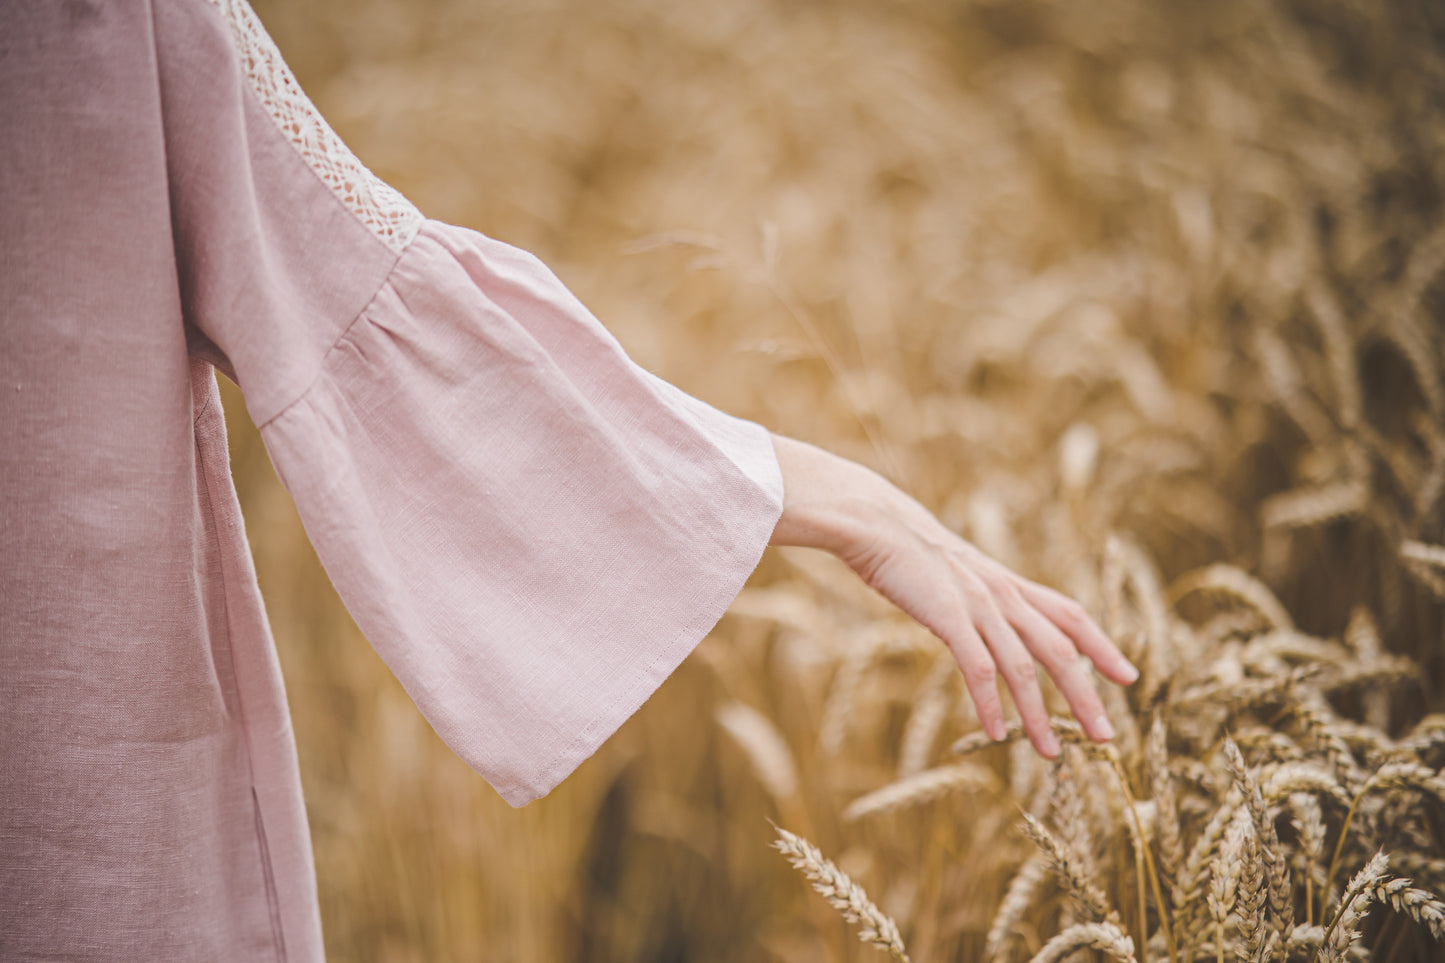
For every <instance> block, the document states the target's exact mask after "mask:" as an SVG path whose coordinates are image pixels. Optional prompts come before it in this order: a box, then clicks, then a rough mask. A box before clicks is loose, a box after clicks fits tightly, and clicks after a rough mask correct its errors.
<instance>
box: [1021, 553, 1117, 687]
mask: <svg viewBox="0 0 1445 963" xmlns="http://www.w3.org/2000/svg"><path fill="white" fill-rule="evenodd" d="M1016 581H1017V582H1018V588H1019V591H1020V592H1021V593H1022V594H1023V596H1024V598H1025V599H1026V600H1027V601H1028V602H1029V603H1030V604H1032V605H1033V606H1034V608H1036V609H1037V610H1038V611H1039V612H1042V613H1043V614H1044V616H1046V617H1047V618H1048V620H1049V621H1050V622H1052V623H1053V624H1054V625H1056V626H1058V628H1059V629H1060V630H1062V631H1063V633H1064V634H1065V635H1067V636H1068V637H1069V638H1070V639H1072V640H1073V642H1074V645H1075V646H1077V647H1078V651H1079V652H1082V653H1083V654H1084V655H1085V656H1087V657H1088V659H1089V661H1090V662H1092V663H1094V667H1095V668H1097V669H1098V670H1099V671H1100V672H1102V673H1103V674H1104V677H1105V678H1107V679H1109V680H1110V681H1111V682H1117V683H1118V684H1119V685H1129V684H1130V683H1131V682H1134V681H1136V680H1137V679H1138V678H1139V670H1138V669H1136V668H1135V667H1134V665H1133V663H1131V662H1130V661H1129V660H1128V659H1126V658H1125V657H1124V653H1123V652H1120V651H1119V648H1118V646H1116V645H1114V643H1113V642H1111V641H1110V640H1109V637H1108V636H1107V635H1105V634H1104V631H1103V630H1102V629H1100V628H1099V627H1098V626H1097V625H1096V624H1094V620H1093V619H1091V618H1089V614H1088V613H1087V612H1086V611H1084V607H1083V606H1082V605H1080V604H1079V603H1078V602H1075V601H1074V600H1073V599H1071V598H1069V597H1068V596H1066V595H1063V594H1062V593H1059V592H1055V591H1054V590H1053V589H1051V588H1046V587H1045V586H1042V585H1039V584H1037V583H1035V582H1030V581H1028V580H1027V579H1022V578H1019V579H1016Z"/></svg>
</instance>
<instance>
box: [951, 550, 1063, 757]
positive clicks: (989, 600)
mask: <svg viewBox="0 0 1445 963" xmlns="http://www.w3.org/2000/svg"><path fill="white" fill-rule="evenodd" d="M963 583H964V594H965V596H966V597H967V599H968V604H969V608H970V610H971V614H972V615H973V620H974V623H975V624H976V625H977V626H978V628H979V630H980V632H981V633H982V635H983V638H984V641H985V642H987V643H988V647H989V650H990V651H991V652H992V653H993V661H994V663H995V665H997V667H998V673H999V675H1001V676H1002V677H1003V680H1004V683H1005V684H1006V685H1008V687H1009V692H1010V694H1012V695H1013V700H1014V706H1015V707H1016V708H1017V709H1018V712H1019V719H1020V721H1021V722H1022V723H1023V727H1024V732H1026V733H1028V737H1029V741H1030V742H1032V743H1033V745H1034V748H1035V749H1037V750H1038V751H1039V753H1040V754H1041V755H1043V756H1046V757H1047V758H1050V759H1052V758H1053V757H1055V756H1057V755H1058V754H1059V739H1058V736H1056V735H1054V731H1053V728H1052V727H1051V726H1050V725H1049V712H1048V709H1047V708H1046V707H1045V705H1044V694H1043V691H1042V690H1041V689H1040V688H1039V679H1038V670H1037V669H1036V667H1035V665H1034V657H1033V656H1032V655H1031V654H1030V653H1029V650H1028V648H1027V647H1026V646H1025V645H1024V643H1023V641H1022V640H1021V639H1020V638H1019V635H1018V632H1016V631H1015V629H1014V626H1013V625H1012V624H1011V623H1010V621H1009V620H1008V619H1007V618H1006V617H1005V616H1004V613H1003V611H1002V610H1001V608H1000V604H999V603H1000V602H1006V600H1005V599H1002V598H1000V597H999V593H998V590H997V589H996V588H994V587H991V586H989V585H988V584H987V583H985V582H984V580H983V579H981V578H979V577H978V576H975V575H972V574H971V573H966V574H965V575H964V577H963Z"/></svg>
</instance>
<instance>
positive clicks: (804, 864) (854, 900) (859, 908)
mask: <svg viewBox="0 0 1445 963" xmlns="http://www.w3.org/2000/svg"><path fill="white" fill-rule="evenodd" d="M773 829H774V830H776V831H777V834H778V838H777V840H776V841H775V842H774V843H773V848H775V849H776V850H777V851H778V852H780V853H782V854H783V855H784V856H786V857H787V859H788V862H790V863H792V864H793V867H794V868H795V869H797V870H798V871H799V872H800V873H802V874H803V875H804V876H806V877H807V878H808V882H810V883H812V884H813V889H815V890H817V891H818V894H819V895H821V896H822V897H823V898H824V899H825V900H827V901H828V903H829V905H831V906H832V907H833V908H834V909H836V910H837V911H838V912H839V913H842V914H843V918H844V919H845V920H847V921H848V922H850V923H852V924H854V925H855V926H857V927H858V938H859V939H860V940H862V941H863V942H864V943H872V944H873V945H874V946H876V947H878V948H879V949H884V950H887V951H888V952H889V953H891V954H893V957H894V959H897V960H902V961H903V963H909V960H908V952H907V950H905V949H904V947H903V937H902V936H900V935H899V933H898V924H897V923H895V922H893V920H892V919H891V918H890V917H889V916H888V915H887V914H885V913H884V912H883V911H882V910H880V909H879V908H878V907H877V906H874V905H873V901H872V900H871V899H869V898H868V894H867V893H865V892H864V891H863V887H861V886H859V885H858V884H857V883H855V882H853V880H851V879H849V878H848V874H847V873H845V872H843V871H842V870H841V869H839V868H838V867H837V866H835V865H833V862H832V860H830V859H828V858H827V857H825V856H824V855H823V854H822V852H821V851H820V850H819V849H818V847H816V846H814V845H813V844H812V843H810V842H808V841H807V840H806V839H804V838H803V837H801V836H798V835H795V834H793V833H790V832H788V831H787V830H786V829H783V828H782V827H780V826H776V825H775V826H773Z"/></svg>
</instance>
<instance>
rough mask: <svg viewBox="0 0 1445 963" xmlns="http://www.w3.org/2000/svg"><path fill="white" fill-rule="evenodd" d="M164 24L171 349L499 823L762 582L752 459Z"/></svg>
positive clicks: (760, 436)
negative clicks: (218, 384)
mask: <svg viewBox="0 0 1445 963" xmlns="http://www.w3.org/2000/svg"><path fill="white" fill-rule="evenodd" d="M155 9H156V18H157V36H158V46H159V47H160V50H161V58H160V59H161V62H160V65H159V67H160V69H159V75H160V78H161V84H162V91H161V93H162V98H161V99H162V104H163V110H164V114H165V116H164V118H163V121H164V129H165V137H166V152H167V164H168V170H169V176H170V181H171V205H172V224H173V228H174V232H175V240H176V249H177V264H178V270H179V277H178V279H177V281H178V289H179V292H180V297H181V299H182V305H183V311H184V313H185V316H186V319H187V347H188V349H189V350H190V351H191V353H192V354H195V355H199V356H202V357H206V358H209V359H211V360H213V361H214V362H215V363H216V364H218V365H219V366H221V367H222V368H223V369H224V370H226V371H227V373H228V374H230V375H232V376H233V377H234V379H235V380H236V382H237V383H238V384H239V385H240V386H241V388H242V390H243V392H244V394H245V396H246V403H247V407H248V408H249V410H250V413H251V415H252V417H253V419H254V420H255V421H256V423H257V424H258V425H259V426H260V429H261V434H262V437H263V438H264V440H265V443H266V447H267V450H268V451H269V453H270V456H271V458H272V461H273V462H274V464H275V466H276V468H277V471H278V473H279V474H280V477H281V479H282V481H283V482H284V484H285V485H286V487H287V489H288V490H289V491H290V493H291V496H292V497H293V499H294V500H295V502H296V505H297V508H298V510H299V512H300V515H301V518H302V521H303V523H304V524H305V527H306V531H307V534H308V536H309V538H310V539H311V541H312V543H313V544H314V545H315V547H316V550H317V553H318V555H319V556H320V558H321V561H322V563H323V564H324V565H325V567H326V570H327V572H328V574H329V576H330V577H331V580H332V582H333V583H334V585H335V586H336V589H337V591H338V592H339V593H340V595H341V597H342V599H343V601H344V602H345V603H346V605H347V607H348V609H349V610H350V612H351V614H352V615H353V617H354V618H355V619H356V622H357V624H358V625H359V626H360V628H361V629H362V631H363V632H364V633H365V635H366V637H367V638H368V640H369V641H370V642H371V644H372V645H373V646H374V647H375V648H376V650H377V651H378V652H379V653H380V655H381V656H382V658H383V659H384V660H385V661H386V663H387V664H388V666H389V667H390V668H391V670H392V671H393V672H394V673H395V674H396V675H397V677H398V678H399V679H400V680H401V682H402V684H403V685H404V686H405V688H406V690H407V692H408V693H409V694H410V696H411V697H412V699H413V700H415V702H416V704H417V706H418V707H419V708H420V709H421V711H422V712H423V714H424V715H425V716H426V718H427V719H428V721H429V722H430V723H431V725H432V726H433V727H434V728H435V729H436V731H437V732H438V734H439V735H440V736H441V737H442V738H443V739H444V740H445V741H446V742H447V743H448V744H449V745H450V746H451V747H452V749H453V750H455V751H456V752H457V753H458V755H460V756H461V757H462V758H463V759H465V760H466V761H467V762H468V763H469V764H470V765H471V766H472V767H473V768H474V769H476V770H477V771H478V772H479V773H481V774H482V775H483V776H484V777H485V778H486V779H487V781H488V782H490V783H491V785H492V786H493V787H494V788H495V789H496V790H497V791H498V792H499V793H500V794H501V795H502V796H503V797H504V798H506V799H507V800H508V801H509V802H510V803H512V804H513V805H521V804H523V803H525V802H528V801H530V800H532V799H534V798H537V797H538V796H541V795H544V794H546V793H547V792H548V791H550V790H551V789H552V788H553V787H554V786H555V785H556V784H557V783H558V782H560V781H561V780H562V779H563V778H564V777H565V776H566V775H567V774H569V773H570V772H572V770H573V769H575V768H576V766H577V765H578V764H579V763H580V762H581V761H582V760H584V759H585V758H587V757H588V756H589V755H591V754H592V753H593V752H594V751H595V750H596V748H597V747H598V746H599V745H600V744H601V742H602V741H603V740H605V739H606V738H607V737H608V736H609V735H610V734H611V733H612V732H614V731H615V730H616V729H617V727H618V726H619V725H621V723H622V722H623V721H625V720H626V719H627V718H628V716H630V715H631V714H632V713H633V712H635V711H636V710H637V708H638V707H639V706H640V705H641V704H642V703H643V702H644V701H645V700H646V699H647V698H648V696H649V695H650V694H651V693H652V692H653V691H654V689H656V687H657V686H658V685H659V684H660V683H661V682H662V681H663V680H664V679H665V678H666V677H667V676H668V675H669V673H671V672H672V670H673V669H674V668H675V667H676V666H677V665H678V664H679V663H680V662H681V661H682V659H683V658H684V657H685V656H686V655H687V654H688V653H689V652H690V651H691V650H692V648H693V647H694V646H695V645H696V643H697V642H698V641H699V640H700V639H701V638H702V637H703V636H704V635H705V634H706V633H707V632H708V631H709V630H710V629H711V627H712V626H713V625H714V623H715V622H716V621H717V619H718V618H719V617H720V616H721V615H722V613H723V611H724V610H725V609H726V607H727V606H728V604H729V603H730V602H731V600H732V599H733V597H734V596H735V595H736V593H737V592H738V590H739V589H740V588H741V587H742V585H743V582H744V581H745V579H746V578H747V576H748V575H749V573H750V572H751V571H752V570H753V568H754V567H755V566H756V564H757V562H758V559H759V557H760V555H761V553H762V551H763V548H764V547H765V545H766V544H767V541H768V539H769V536H770V535H771V533H772V530H773V526H774V524H775V523H776V521H777V518H778V515H779V513H780V511H781V507H782V479H781V476H780V474H779V470H778V465H777V461H776V458H775V456H774V454H773V450H772V444H771V439H770V437H769V435H768V433H767V432H766V431H765V430H764V429H763V428H761V427H759V426H758V425H755V424H752V423H750V422H745V421H741V420H738V419H735V418H733V417H730V416H728V415H726V414H723V413H722V412H719V411H717V410H715V409H713V408H711V407H709V406H708V405H706V404H704V403H702V402H700V401H698V400H697V399H694V398H692V397H689V396H688V395H686V394H684V393H683V392H681V391H679V390H678V389H676V388H674V387H673V386H671V385H669V384H667V383H666V382H664V381H662V380H660V379H659V378H656V377H654V376H653V375H651V374H649V373H648V372H647V371H645V370H643V369H642V368H640V367H639V366H638V365H636V364H635V363H633V362H632V361H631V360H629V359H628V357H627V356H626V354H625V353H624V352H623V351H622V349H621V347H620V346H619V345H618V343H617V342H616V340H615V339H614V338H613V337H612V336H611V335H610V334H609V333H608V332H607V331H606V329H605V328H603V326H602V325H601V324H599V323H598V321H597V320H596V319H595V318H594V317H593V316H592V315H591V314H590V313H589V312H588V311H587V309H586V308H585V307H583V305H582V304H581V303H579V302H578V301H577V299H576V298H574V297H573V296H572V295H571V294H570V293H569V292H568V291H567V289H566V288H565V287H564V286H563V285H562V284H561V282H559V281H558V279H557V278H556V277H555V276H554V275H553V274H552V272H551V271H549V270H548V269H547V268H546V267H545V266H544V265H543V264H542V263H541V262H539V261H538V260H537V259H536V258H534V257H532V256H531V255H529V254H527V253H525V252H522V251H520V250H517V249H516V248H513V247H510V246H508V245H506V244H503V243H500V242H498V241H495V240H492V239H490V238H487V237H485V236H483V235H481V234H478V233H476V232H474V231H471V230H467V229H463V228H459V227H454V226H450V225H447V224H442V223H439V222H437V221H431V220H426V219H424V218H423V217H422V216H421V215H420V214H418V213H417V212H416V209H415V208H413V207H411V205H410V204H409V203H407V202H406V200H405V199H404V198H402V197H401V196H400V195H398V194H396V192H394V191H392V190H391V188H389V187H387V186H386V185H385V184H383V183H382V182H380V181H378V180H377V179H376V178H375V177H373V176H372V175H371V174H370V173H369V172H367V171H366V170H365V168H364V167H362V166H361V165H360V164H359V162H357V161H356V159H355V158H354V157H353V156H352V155H351V154H350V152H349V151H347V150H346V149H345V147H344V145H342V144H341V142H340V141H339V139H337V138H336V137H335V135H334V134H333V133H331V131H330V129H329V128H328V127H326V126H325V122H324V121H323V120H321V118H320V116H319V115H318V114H316V112H315V110H314V108H312V107H311V105H310V103H309V101H306V99H305V97H304V95H302V94H301V93H300V89H299V87H297V86H296V84H295V80H294V78H292V77H291V75H290V72H289V71H288V70H286V68H285V64H284V63H283V62H282V61H281V59H280V56H279V54H277V53H276V51H275V48H274V46H272V45H271V43H270V40H269V38H267V37H266V36H265V33H264V30H262V29H261V27H260V24H259V21H257V20H256V19H255V17H254V14H252V13H251V12H250V10H249V8H247V7H245V6H244V4H241V3H233V2H229V0H218V2H215V3H208V2H206V0H184V2H170V3H158V4H157V5H156V8H155Z"/></svg>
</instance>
